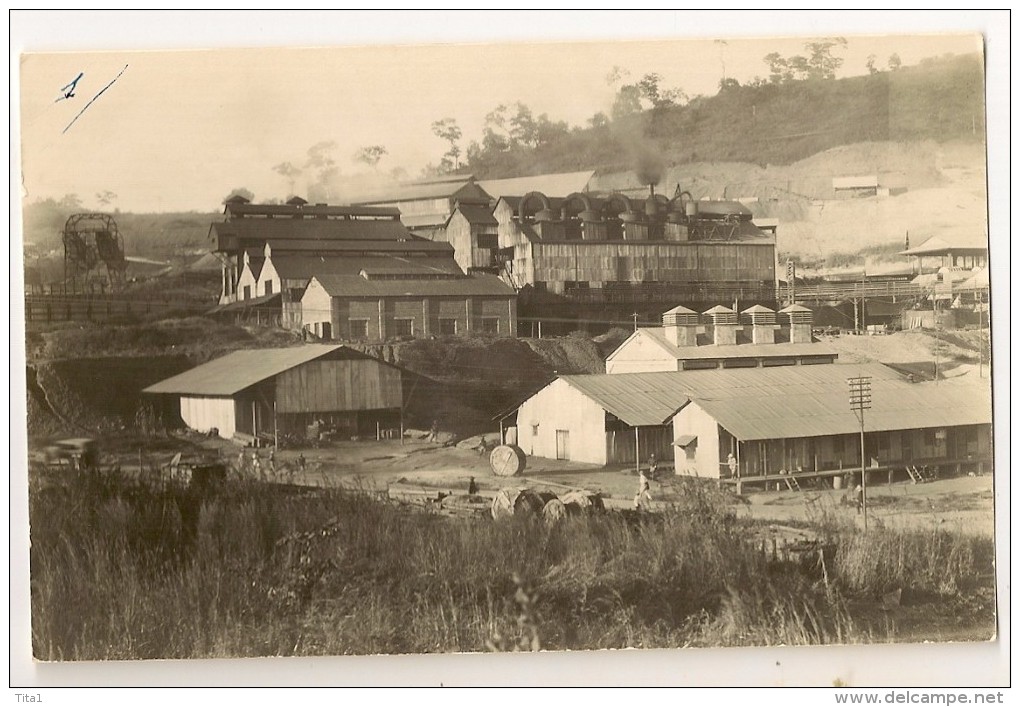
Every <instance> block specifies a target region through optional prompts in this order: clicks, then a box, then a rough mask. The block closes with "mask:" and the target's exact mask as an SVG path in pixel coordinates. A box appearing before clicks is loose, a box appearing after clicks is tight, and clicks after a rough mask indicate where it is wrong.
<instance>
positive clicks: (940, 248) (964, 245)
mask: <svg viewBox="0 0 1020 707" xmlns="http://www.w3.org/2000/svg"><path fill="white" fill-rule="evenodd" d="M951 250H954V251H959V250H976V251H986V252H987V251H988V239H987V238H985V237H984V236H956V237H952V238H950V237H946V238H942V237H940V236H933V237H931V238H929V239H928V240H926V241H925V242H924V243H922V244H921V245H919V246H916V247H914V248H911V249H909V250H904V251H901V252H900V255H944V254H946V253H948V252H949V251H951Z"/></svg>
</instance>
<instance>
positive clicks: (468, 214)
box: [446, 204, 499, 226]
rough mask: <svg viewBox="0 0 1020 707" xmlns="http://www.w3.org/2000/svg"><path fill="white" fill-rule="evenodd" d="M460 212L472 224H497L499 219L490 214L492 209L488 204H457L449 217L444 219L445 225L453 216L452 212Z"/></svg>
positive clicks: (448, 223)
mask: <svg viewBox="0 0 1020 707" xmlns="http://www.w3.org/2000/svg"><path fill="white" fill-rule="evenodd" d="M457 212H460V214H461V215H462V216H463V217H464V218H466V219H467V222H468V223H470V224H471V225H473V226H498V225H499V221H497V220H496V217H495V216H493V215H492V209H491V208H489V207H488V206H482V205H480V204H457V208H456V209H454V210H453V213H451V214H450V218H448V219H446V225H447V226H449V225H450V220H451V219H452V218H453V214H455V213H457Z"/></svg>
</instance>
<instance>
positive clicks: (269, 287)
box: [266, 280, 273, 295]
mask: <svg viewBox="0 0 1020 707" xmlns="http://www.w3.org/2000/svg"><path fill="white" fill-rule="evenodd" d="M266 294H267V295H271V294H273V281H272V280H266Z"/></svg>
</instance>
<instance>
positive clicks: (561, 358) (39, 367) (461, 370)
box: [27, 317, 619, 437]
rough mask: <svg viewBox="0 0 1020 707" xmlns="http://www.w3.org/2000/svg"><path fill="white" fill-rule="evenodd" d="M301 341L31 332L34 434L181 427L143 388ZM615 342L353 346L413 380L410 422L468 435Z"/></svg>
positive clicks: (181, 333) (246, 333)
mask: <svg viewBox="0 0 1020 707" xmlns="http://www.w3.org/2000/svg"><path fill="white" fill-rule="evenodd" d="M616 338H619V337H616ZM300 343H301V338H300V336H299V335H297V334H295V333H293V332H287V331H282V330H271V329H254V328H245V327H239V326H235V325H230V324H220V323H217V322H214V321H211V320H208V319H205V318H201V317H191V318H186V319H179V320H167V321H161V322H152V323H146V324H137V325H119V326H116V325H110V326H92V327H89V328H81V327H76V326H63V327H54V328H52V329H50V330H47V331H43V332H34V333H32V334H31V335H30V337H29V341H28V357H29V365H28V370H27V375H28V389H27V394H28V401H27V404H28V425H29V434H30V435H31V436H32V437H48V436H52V435H57V434H94V433H96V432H101V431H103V430H111V429H114V430H115V429H121V428H123V427H132V426H133V425H134V424H135V422H136V416H137V415H138V414H139V410H141V409H143V408H145V407H150V408H151V407H157V408H159V410H158V412H159V413H160V414H161V415H162V416H163V418H164V419H166V420H176V412H175V410H174V409H173V407H174V406H172V405H170V403H169V402H168V401H159V400H149V399H146V397H145V396H142V395H141V390H142V389H143V388H145V387H146V386H148V385H151V384H152V383H155V382H157V381H159V380H162V379H163V378H167V377H169V376H172V375H175V374H177V373H180V372H182V371H184V370H187V369H188V368H190V367H192V366H195V365H198V364H200V363H203V362H205V361H208V360H209V359H212V358H215V357H218V356H221V355H224V354H226V353H229V352H230V351H234V350H237V349H246V348H264V347H271V346H288V345H298V344H300ZM614 343H615V339H613V340H608V339H607V340H606V341H603V342H602V343H601V344H600V343H596V342H594V341H592V340H590V339H586V338H582V337H575V336H570V337H562V338H551V339H540V340H537V339H507V338H488V337H448V338H442V339H417V340H413V341H406V342H395V343H388V344H371V345H352V346H353V348H356V349H359V350H361V351H364V352H365V353H368V354H370V355H372V356H375V357H378V358H380V359H382V360H384V361H388V362H391V363H394V364H396V365H398V366H400V367H402V368H404V369H405V370H407V371H409V372H410V373H411V374H412V375H411V376H409V379H408V396H409V398H408V408H407V410H406V411H405V421H406V423H407V424H408V425H411V426H419V427H423V428H425V429H428V427H429V426H430V425H431V423H432V421H433V420H439V422H440V425H441V427H443V429H445V430H449V431H452V432H455V433H456V434H458V435H469V434H477V433H479V432H487V431H490V430H491V429H492V427H493V425H494V424H495V423H494V422H493V420H492V416H493V415H494V414H496V413H497V412H499V411H501V410H503V409H504V408H506V407H508V406H511V405H513V404H514V403H517V402H520V401H522V400H523V399H524V398H526V397H527V396H528V395H530V394H531V393H533V392H534V391H535V390H538V389H539V388H541V387H542V386H544V385H545V384H546V383H548V382H549V381H551V380H553V379H554V378H555V377H556V375H557V374H566V373H599V372H602V371H603V370H604V356H605V353H606V352H607V351H606V350H607V349H610V350H611V348H612V347H613V345H614ZM164 403H166V404H165V405H164Z"/></svg>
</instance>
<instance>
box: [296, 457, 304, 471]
mask: <svg viewBox="0 0 1020 707" xmlns="http://www.w3.org/2000/svg"><path fill="white" fill-rule="evenodd" d="M297 465H298V469H300V470H301V473H302V474H303V473H305V454H304V452H302V453H300V454H298V458H297Z"/></svg>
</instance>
